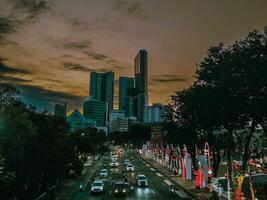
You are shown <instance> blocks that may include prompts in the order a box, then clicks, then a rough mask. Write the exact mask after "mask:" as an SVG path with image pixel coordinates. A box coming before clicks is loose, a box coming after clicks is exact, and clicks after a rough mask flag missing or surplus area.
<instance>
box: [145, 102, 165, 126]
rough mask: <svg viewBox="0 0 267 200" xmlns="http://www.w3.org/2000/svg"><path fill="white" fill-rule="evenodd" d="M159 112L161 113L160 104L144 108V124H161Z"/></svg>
mask: <svg viewBox="0 0 267 200" xmlns="http://www.w3.org/2000/svg"><path fill="white" fill-rule="evenodd" d="M161 112H162V106H161V104H160V103H155V104H153V105H152V106H145V108H144V113H143V114H144V123H158V122H162V118H161Z"/></svg>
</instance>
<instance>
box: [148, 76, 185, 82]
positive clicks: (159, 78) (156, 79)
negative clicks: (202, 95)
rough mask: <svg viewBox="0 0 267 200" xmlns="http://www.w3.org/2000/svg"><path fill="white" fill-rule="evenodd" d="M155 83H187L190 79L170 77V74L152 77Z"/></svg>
mask: <svg viewBox="0 0 267 200" xmlns="http://www.w3.org/2000/svg"><path fill="white" fill-rule="evenodd" d="M152 81H153V82H186V81H188V78H185V77H181V76H179V75H170V74H165V75H158V76H154V77H152Z"/></svg>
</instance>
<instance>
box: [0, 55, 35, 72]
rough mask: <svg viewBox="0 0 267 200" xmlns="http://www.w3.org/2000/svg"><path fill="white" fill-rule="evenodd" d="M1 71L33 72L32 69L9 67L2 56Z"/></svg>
mask: <svg viewBox="0 0 267 200" xmlns="http://www.w3.org/2000/svg"><path fill="white" fill-rule="evenodd" d="M0 73H1V74H2V75H3V74H32V72H31V71H28V70H25V69H20V68H14V67H9V66H7V65H6V64H5V63H4V59H3V58H0Z"/></svg>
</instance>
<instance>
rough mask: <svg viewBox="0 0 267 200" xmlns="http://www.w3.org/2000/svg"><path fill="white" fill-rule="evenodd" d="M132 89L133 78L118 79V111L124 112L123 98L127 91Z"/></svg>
mask: <svg viewBox="0 0 267 200" xmlns="http://www.w3.org/2000/svg"><path fill="white" fill-rule="evenodd" d="M131 88H134V78H131V77H120V78H119V109H120V110H125V98H126V96H127V90H129V89H131Z"/></svg>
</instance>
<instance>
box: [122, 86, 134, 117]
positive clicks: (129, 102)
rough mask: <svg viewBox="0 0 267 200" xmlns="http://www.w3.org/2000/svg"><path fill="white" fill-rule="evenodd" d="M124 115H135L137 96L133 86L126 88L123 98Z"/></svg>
mask: <svg viewBox="0 0 267 200" xmlns="http://www.w3.org/2000/svg"><path fill="white" fill-rule="evenodd" d="M124 101H125V102H124V103H125V105H124V107H125V108H124V109H125V116H126V117H137V96H136V89H135V88H128V89H127V90H126V96H125V99H124Z"/></svg>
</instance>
